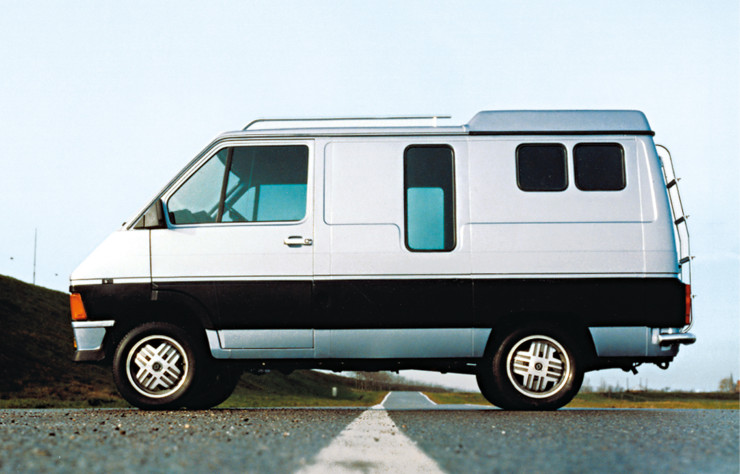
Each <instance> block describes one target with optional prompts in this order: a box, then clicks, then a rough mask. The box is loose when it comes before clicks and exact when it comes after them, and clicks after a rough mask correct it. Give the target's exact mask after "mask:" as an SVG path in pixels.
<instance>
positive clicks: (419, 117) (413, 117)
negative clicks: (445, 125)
mask: <svg viewBox="0 0 740 474" xmlns="http://www.w3.org/2000/svg"><path fill="white" fill-rule="evenodd" d="M449 118H452V116H451V115H410V116H387V117H316V118H260V119H256V120H252V121H251V122H249V123H248V124H247V126H246V127H244V128H243V129H242V130H246V129H248V128H249V127H251V126H252V125H254V124H256V123H262V122H336V121H360V120H432V126H433V127H436V126H437V120H438V119H449Z"/></svg>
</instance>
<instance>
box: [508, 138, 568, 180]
mask: <svg viewBox="0 0 740 474" xmlns="http://www.w3.org/2000/svg"><path fill="white" fill-rule="evenodd" d="M516 179H517V184H518V185H519V188H520V189H522V190H523V191H563V190H564V189H565V188H567V187H568V172H567V167H566V153H565V147H564V146H563V145H557V144H555V145H550V144H547V145H520V146H519V148H517V149H516Z"/></svg>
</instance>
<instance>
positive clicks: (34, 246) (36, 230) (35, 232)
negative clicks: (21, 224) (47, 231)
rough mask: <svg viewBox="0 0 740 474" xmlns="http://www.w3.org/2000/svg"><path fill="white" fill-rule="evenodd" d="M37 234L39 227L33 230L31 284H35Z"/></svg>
mask: <svg viewBox="0 0 740 474" xmlns="http://www.w3.org/2000/svg"><path fill="white" fill-rule="evenodd" d="M38 234H39V229H38V228H36V229H34V230H33V284H34V285H35V284H36V241H37V237H38Z"/></svg>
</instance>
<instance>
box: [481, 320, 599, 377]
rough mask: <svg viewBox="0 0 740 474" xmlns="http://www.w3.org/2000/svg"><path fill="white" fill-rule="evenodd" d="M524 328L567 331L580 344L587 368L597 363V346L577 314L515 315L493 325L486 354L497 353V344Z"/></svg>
mask: <svg viewBox="0 0 740 474" xmlns="http://www.w3.org/2000/svg"><path fill="white" fill-rule="evenodd" d="M524 327H543V328H547V327H551V328H558V329H560V330H565V331H567V332H568V333H569V334H570V335H571V336H572V337H573V339H574V340H575V342H576V343H577V344H578V350H579V355H580V356H581V357H583V361H582V363H583V364H584V366H585V367H586V368H588V367H591V366H592V365H593V364H595V363H596V346H595V344H594V339H593V336H592V335H591V332H590V331H589V329H588V325H586V324H585V322H584V320H583V318H581V317H580V316H579V315H578V314H575V313H542V312H538V313H514V314H511V315H509V316H508V317H507V318H505V319H504V318H500V319H499V320H498V321H497V323H496V324H494V325H493V328H492V330H491V335H490V336H489V337H488V341H487V342H486V349H485V352H486V353H488V352H489V351H495V350H496V346H497V344H498V343H499V342H500V341H502V340H503V339H504V338H506V336H507V335H508V334H509V333H511V332H512V331H514V330H517V329H521V328H524Z"/></svg>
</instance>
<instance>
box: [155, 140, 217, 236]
mask: <svg viewBox="0 0 740 474" xmlns="http://www.w3.org/2000/svg"><path fill="white" fill-rule="evenodd" d="M227 157H228V150H221V151H220V152H218V153H217V154H216V155H215V156H213V157H211V158H210V159H209V160H208V161H207V162H206V164H204V165H203V166H201V167H200V169H199V170H198V171H196V172H195V174H193V175H192V176H191V177H190V178H188V180H187V181H185V184H183V185H182V186H180V189H178V190H177V191H175V194H173V195H172V197H171V198H170V199H169V201H168V202H167V210H168V211H169V213H170V221H172V223H174V224H201V223H207V222H216V218H217V216H218V205H219V200H220V198H221V186H222V184H223V182H224V171H225V170H226V161H227Z"/></svg>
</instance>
